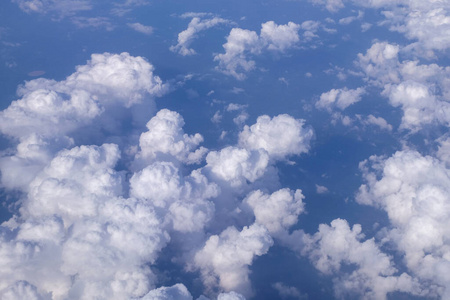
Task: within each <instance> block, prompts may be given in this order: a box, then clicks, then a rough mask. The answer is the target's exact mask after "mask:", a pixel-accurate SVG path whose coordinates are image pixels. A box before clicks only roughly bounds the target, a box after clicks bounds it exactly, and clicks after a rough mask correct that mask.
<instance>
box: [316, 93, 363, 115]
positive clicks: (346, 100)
mask: <svg viewBox="0 0 450 300" xmlns="http://www.w3.org/2000/svg"><path fill="white" fill-rule="evenodd" d="M365 92H366V91H365V89H364V88H361V87H359V88H357V89H354V90H352V89H350V90H349V89H348V88H343V89H331V90H330V91H328V92H326V93H323V94H322V95H320V99H319V100H318V101H317V102H316V107H317V108H318V109H325V110H327V111H329V112H331V111H332V110H333V108H334V107H337V108H338V109H340V110H344V109H346V108H347V107H349V106H350V105H352V104H355V103H356V102H359V101H361V96H362V95H363V94H365Z"/></svg>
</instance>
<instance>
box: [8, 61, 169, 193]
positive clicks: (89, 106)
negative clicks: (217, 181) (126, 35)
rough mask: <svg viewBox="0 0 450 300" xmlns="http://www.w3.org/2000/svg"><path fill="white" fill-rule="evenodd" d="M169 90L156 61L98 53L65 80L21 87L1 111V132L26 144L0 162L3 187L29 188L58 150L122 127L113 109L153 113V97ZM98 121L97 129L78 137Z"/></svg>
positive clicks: (46, 80) (31, 83)
mask: <svg viewBox="0 0 450 300" xmlns="http://www.w3.org/2000/svg"><path fill="white" fill-rule="evenodd" d="M167 90H168V86H167V84H164V83H163V82H162V80H161V79H160V78H159V77H158V76H155V75H154V74H153V66H152V65H151V64H150V63H148V62H147V61H146V60H145V59H143V58H141V57H132V56H130V55H129V54H128V53H122V54H109V53H104V54H93V55H92V57H91V60H90V61H88V63H87V64H86V65H82V66H78V67H77V69H76V72H75V73H73V74H72V75H70V76H69V77H67V78H66V79H65V80H63V81H59V82H57V81H54V80H49V79H43V78H40V79H35V80H31V81H28V82H26V83H25V84H24V85H23V86H21V87H19V89H18V95H19V96H20V97H21V99H19V100H16V101H13V102H12V103H11V105H10V106H9V107H8V108H7V109H5V110H3V111H1V112H0V132H1V133H2V134H5V135H7V136H10V137H12V138H14V139H17V140H19V142H20V143H19V145H18V147H17V150H16V153H15V154H14V155H13V156H7V157H3V158H1V159H0V170H1V172H2V184H3V185H5V186H7V187H9V188H14V187H16V188H20V187H23V186H24V185H25V184H27V183H28V182H29V180H31V178H32V176H34V175H35V173H36V172H37V171H38V170H40V169H41V168H42V167H43V165H44V164H45V163H47V162H48V161H49V159H50V158H51V157H52V155H54V154H55V153H56V152H57V151H58V150H60V149H63V148H65V147H70V146H72V145H73V144H74V142H75V143H76V142H77V141H74V139H73V137H74V136H78V137H79V138H87V136H86V134H97V133H96V131H101V130H103V129H104V130H107V131H111V130H115V127H116V126H120V121H121V119H120V118H119V116H120V115H116V116H115V118H111V116H110V115H109V114H110V113H111V111H114V110H115V109H116V108H117V107H119V108H120V107H125V108H128V107H131V106H133V105H137V104H139V105H142V107H141V108H140V109H141V110H142V111H147V113H152V111H151V110H149V106H150V107H151V105H152V104H153V100H152V98H154V97H156V96H160V95H162V94H164V93H165V92H166V91H167ZM141 103H142V104H141ZM94 122H95V123H96V126H95V127H91V129H90V130H85V132H84V133H83V134H82V135H81V136H80V134H79V133H77V132H79V131H80V130H84V129H85V127H86V126H89V125H91V124H93V123H94ZM98 134H100V133H98ZM96 142H97V143H99V142H100V141H99V140H98V139H97V141H96ZM100 143H101V142H100ZM22 168H26V169H27V170H28V171H27V172H26V173H27V175H26V176H21V175H20V174H18V173H17V171H18V170H22ZM20 173H22V172H20ZM30 177H31V178H30Z"/></svg>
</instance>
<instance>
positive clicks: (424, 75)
mask: <svg viewBox="0 0 450 300" xmlns="http://www.w3.org/2000/svg"><path fill="white" fill-rule="evenodd" d="M400 51H401V49H400V47H399V46H397V45H392V44H389V43H386V42H381V43H380V42H377V43H374V44H373V45H372V47H371V48H370V49H369V50H367V53H366V54H364V55H363V54H359V55H358V61H357V64H358V65H359V67H360V68H361V69H362V70H363V71H364V73H365V75H366V76H367V80H368V81H369V83H371V84H373V85H376V86H379V87H383V88H384V90H383V93H382V94H383V95H384V96H386V97H388V98H389V103H390V104H391V105H392V106H394V107H401V109H402V110H403V118H402V124H401V126H400V127H401V128H403V129H408V130H411V131H418V130H420V129H421V128H422V127H423V126H425V125H430V124H435V123H437V124H439V123H440V124H444V125H448V124H449V122H450V111H449V108H450V106H449V102H448V101H449V99H450V98H449V95H450V90H449V86H448V82H449V78H450V69H449V68H448V67H447V68H443V67H440V66H438V65H436V64H430V65H423V64H419V61H417V60H415V61H400V60H399V52H400ZM436 86H438V87H439V89H438V90H436ZM432 91H434V92H432Z"/></svg>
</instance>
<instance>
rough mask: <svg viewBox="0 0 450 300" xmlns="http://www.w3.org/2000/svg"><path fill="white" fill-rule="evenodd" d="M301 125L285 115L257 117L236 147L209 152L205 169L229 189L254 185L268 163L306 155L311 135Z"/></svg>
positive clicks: (246, 127) (302, 121)
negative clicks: (224, 182) (247, 184)
mask: <svg viewBox="0 0 450 300" xmlns="http://www.w3.org/2000/svg"><path fill="white" fill-rule="evenodd" d="M304 123H305V121H304V120H301V119H295V118H293V117H291V116H289V115H286V114H282V115H278V116H275V117H273V118H270V117H269V116H267V115H263V116H260V117H258V119H257V120H256V123H255V124H253V125H252V126H247V125H246V126H245V127H244V129H243V130H242V131H241V132H240V133H239V143H238V146H229V147H226V148H224V149H222V150H220V151H211V152H209V153H208V155H207V156H206V162H207V166H206V167H207V168H209V169H210V170H211V172H212V173H213V174H214V175H215V176H217V177H218V178H220V179H222V180H225V181H228V182H230V183H231V185H232V186H240V185H242V184H244V183H245V182H246V181H249V182H254V181H256V180H257V179H259V178H261V177H262V176H263V175H264V173H265V171H266V169H267V167H268V166H270V164H271V163H273V162H275V161H277V160H284V159H286V158H287V157H288V156H291V155H300V154H302V153H306V152H308V150H309V144H310V141H311V138H312V137H313V135H314V132H313V130H312V128H309V127H304Z"/></svg>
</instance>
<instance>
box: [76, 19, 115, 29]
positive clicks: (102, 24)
mask: <svg viewBox="0 0 450 300" xmlns="http://www.w3.org/2000/svg"><path fill="white" fill-rule="evenodd" d="M71 20H72V23H73V24H75V26H77V27H78V28H94V29H102V28H103V29H105V30H107V31H112V30H114V28H115V26H114V25H113V24H112V23H111V21H110V20H109V18H106V17H92V18H88V17H73V18H72V19H71Z"/></svg>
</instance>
